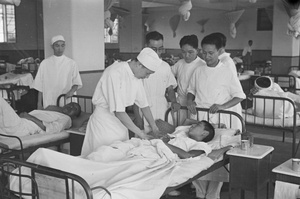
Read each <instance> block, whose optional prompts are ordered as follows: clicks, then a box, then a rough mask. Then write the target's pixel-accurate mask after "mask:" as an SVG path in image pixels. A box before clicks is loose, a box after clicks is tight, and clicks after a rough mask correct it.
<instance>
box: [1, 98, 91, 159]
mask: <svg viewBox="0 0 300 199" xmlns="http://www.w3.org/2000/svg"><path fill="white" fill-rule="evenodd" d="M64 96H65V95H60V96H59V97H58V99H57V106H59V105H60V104H59V103H60V99H61V98H63V97H64ZM72 99H73V100H74V99H76V100H77V102H78V103H79V104H80V105H81V108H82V110H84V111H93V109H94V107H93V106H92V102H91V99H92V97H91V96H83V95H74V96H73V98H72ZM64 102H66V101H64ZM1 137H4V138H12V139H16V140H17V141H18V142H19V143H20V148H19V149H9V148H7V146H5V145H3V144H1ZM68 142H70V138H69V137H67V138H64V139H60V140H55V141H50V142H48V143H43V144H37V145H35V146H31V147H28V148H24V147H23V143H22V140H21V138H20V137H18V136H12V135H5V134H0V150H1V152H0V158H1V157H12V156H17V157H18V158H20V159H22V160H24V159H25V158H24V156H25V155H24V154H25V153H32V152H34V151H35V150H36V149H38V148H40V147H44V148H47V147H52V146H57V150H58V151H61V149H60V146H61V145H62V144H64V143H68Z"/></svg>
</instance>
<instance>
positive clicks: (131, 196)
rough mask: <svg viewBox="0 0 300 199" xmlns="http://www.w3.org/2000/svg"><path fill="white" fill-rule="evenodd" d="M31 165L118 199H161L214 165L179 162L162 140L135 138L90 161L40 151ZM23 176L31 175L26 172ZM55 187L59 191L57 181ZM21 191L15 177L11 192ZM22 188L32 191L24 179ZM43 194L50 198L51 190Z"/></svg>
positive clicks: (101, 151)
mask: <svg viewBox="0 0 300 199" xmlns="http://www.w3.org/2000/svg"><path fill="white" fill-rule="evenodd" d="M108 154H109V155H108ZM28 161H29V162H33V163H35V164H40V165H43V166H48V167H52V168H56V169H59V170H63V171H67V172H70V173H74V174H77V175H79V176H81V177H82V178H84V179H85V180H86V181H87V183H88V184H89V185H90V187H96V186H103V187H105V188H107V189H108V190H109V191H110V192H111V194H112V198H114V199H141V198H143V199H159V198H160V197H161V195H162V194H163V192H164V191H165V189H166V188H167V187H169V186H176V185H178V184H180V183H183V182H185V181H186V180H188V179H189V178H191V177H193V176H194V175H196V174H198V173H199V172H201V171H202V170H205V169H207V168H209V167H210V166H211V165H212V164H213V163H214V161H213V160H212V159H210V158H208V157H206V156H198V157H196V158H190V159H179V158H178V157H177V155H175V154H173V153H172V152H171V151H170V149H169V148H168V147H166V145H165V144H164V143H163V142H162V141H161V140H159V139H154V140H150V141H149V140H141V139H135V138H133V139H131V140H128V141H126V142H117V143H115V144H113V145H111V146H105V147H101V148H99V149H98V150H97V151H95V152H93V153H91V154H90V155H89V156H87V159H83V158H81V157H74V156H70V155H67V154H62V153H59V152H56V151H52V150H49V149H42V148H40V149H38V150H37V151H36V152H34V153H33V154H32V155H31V156H30V157H29V159H28ZM22 173H27V174H30V172H29V171H28V170H26V169H24V168H23V169H22ZM40 181H41V180H40ZM44 181H45V180H44ZM49 183H50V182H48V184H47V185H45V186H44V188H45V189H46V188H48V189H49V187H51V185H49ZM52 184H54V186H56V188H57V187H59V186H58V183H57V182H53V180H52ZM52 186H53V185H52ZM18 187H19V180H18V179H17V178H15V177H11V188H12V189H13V190H18ZM22 187H23V189H26V190H31V183H28V181H27V180H26V179H24V180H22ZM80 190H81V189H76V194H78V195H82V194H83V192H82V191H80ZM39 191H40V193H48V194H49V190H48V191H41V190H39ZM55 194H56V195H55ZM57 194H59V191H58V190H56V189H55V191H54V193H52V194H50V195H49V196H43V197H42V198H61V196H58V195H57ZM54 195H55V197H54ZM93 195H94V198H97V199H100V198H101V199H102V198H105V199H106V198H109V195H107V194H106V193H105V191H103V190H98V189H97V190H94V191H93ZM79 198H83V197H82V196H79Z"/></svg>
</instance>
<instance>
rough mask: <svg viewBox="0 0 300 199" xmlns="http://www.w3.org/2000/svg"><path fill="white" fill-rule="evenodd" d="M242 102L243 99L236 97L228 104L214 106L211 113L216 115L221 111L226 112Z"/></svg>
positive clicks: (210, 110) (210, 109)
mask: <svg viewBox="0 0 300 199" xmlns="http://www.w3.org/2000/svg"><path fill="white" fill-rule="evenodd" d="M241 101H243V99H242V98H238V97H234V98H232V99H231V100H229V101H228V102H226V103H224V104H222V105H219V104H213V105H212V106H211V107H210V108H209V112H210V113H216V112H218V111H219V110H225V109H228V108H231V107H233V106H235V105H236V104H238V103H240V102H241Z"/></svg>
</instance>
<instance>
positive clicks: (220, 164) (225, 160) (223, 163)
mask: <svg viewBox="0 0 300 199" xmlns="http://www.w3.org/2000/svg"><path fill="white" fill-rule="evenodd" d="M180 110H181V111H185V112H186V114H189V111H188V109H187V107H184V106H183V107H181V108H180ZM196 110H197V120H199V112H207V118H206V120H207V121H208V122H209V121H210V115H211V114H210V113H209V109H207V108H196ZM170 114H173V113H172V111H171V109H168V110H167V112H166V114H165V121H167V122H168V121H169V119H170V117H169V115H170ZM216 114H218V117H219V119H218V120H219V121H220V117H221V115H222V114H224V115H230V126H229V127H227V128H231V126H232V119H233V118H237V119H239V121H240V122H241V124H242V129H241V133H244V132H246V127H245V122H244V119H243V117H242V116H241V115H239V114H238V113H236V112H232V111H226V110H221V111H218V113H216ZM175 115H176V118H179V117H180V111H178V112H176V113H175ZM172 117H173V116H172ZM220 124H221V123H218V125H219V127H220ZM179 125H181V124H179V123H178V120H177V121H176V123H175V126H179ZM228 163H229V157H228V156H227V155H226V154H224V158H223V159H222V160H220V161H218V162H216V163H214V164H213V165H212V166H211V167H209V168H208V169H207V170H203V171H201V172H200V173H198V174H197V175H195V176H194V177H193V178H190V179H189V180H187V181H186V182H184V183H182V184H180V185H178V186H175V187H168V188H167V189H166V190H165V192H164V195H166V194H167V193H169V192H171V191H173V190H176V189H178V188H180V187H183V186H184V185H186V184H189V183H191V182H193V181H194V180H196V179H198V178H200V177H202V176H205V175H206V174H208V173H210V172H212V171H215V170H217V169H219V168H221V167H224V168H225V169H226V170H227V171H228V172H230V171H229V170H228V169H227V167H225V166H226V165H227V164H228Z"/></svg>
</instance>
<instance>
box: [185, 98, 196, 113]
mask: <svg viewBox="0 0 300 199" xmlns="http://www.w3.org/2000/svg"><path fill="white" fill-rule="evenodd" d="M187 108H188V110H189V111H191V113H192V114H193V115H196V114H197V110H196V102H194V101H187Z"/></svg>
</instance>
